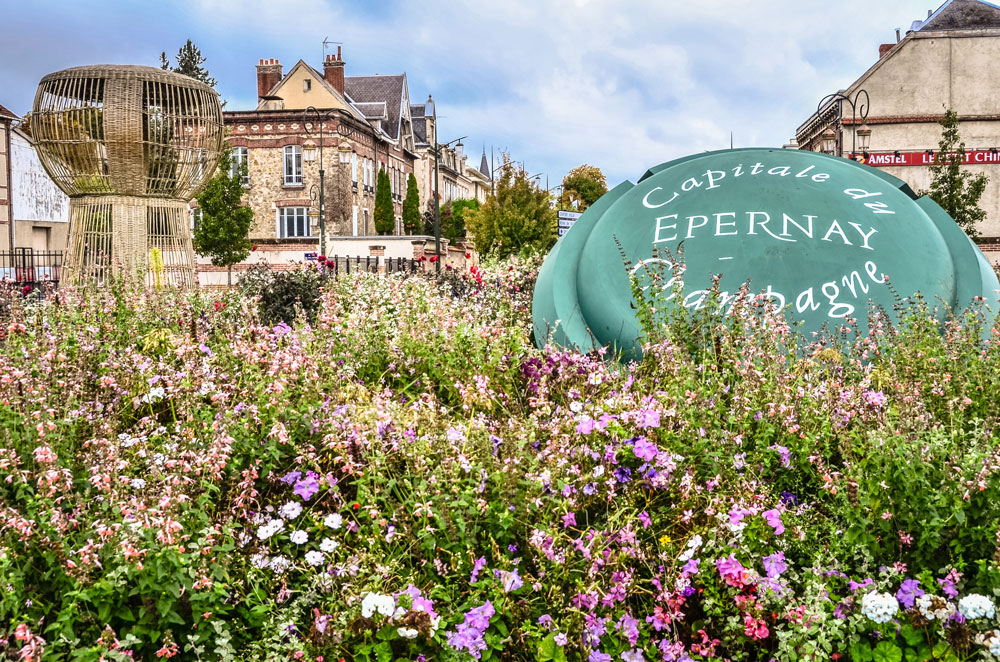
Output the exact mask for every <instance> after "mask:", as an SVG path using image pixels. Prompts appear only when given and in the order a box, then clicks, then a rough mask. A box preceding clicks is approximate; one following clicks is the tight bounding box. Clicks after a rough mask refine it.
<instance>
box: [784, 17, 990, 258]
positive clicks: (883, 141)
mask: <svg viewBox="0 0 1000 662" xmlns="http://www.w3.org/2000/svg"><path fill="white" fill-rule="evenodd" d="M873 54H874V53H873ZM998 61H1000V7H997V6H995V5H993V4H990V3H988V2H983V1H982V0H948V2H945V3H944V4H942V5H941V6H940V7H939V8H938V9H937V10H936V11H931V12H928V16H927V17H926V18H924V19H923V20H917V21H914V22H913V24H912V25H911V26H910V29H909V30H908V31H907V32H906V33H905V35H900V31H898V30H897V32H896V41H895V42H893V43H887V44H882V45H881V46H880V47H879V49H878V58H877V60H876V61H875V62H874V63H873V64H872V66H871V67H870V68H869V69H868V71H866V72H864V73H863V74H862V75H861V76H860V77H859V78H858V79H857V80H855V81H854V82H853V83H851V84H850V85H849V86H847V88H846V89H844V90H841V94H842V95H843V96H845V97H847V98H848V99H850V100H852V101H854V100H855V99H857V102H856V104H855V105H856V110H855V111H853V112H852V108H851V106H850V104H849V103H848V102H845V101H843V100H834V101H831V102H830V103H827V104H826V105H824V106H823V107H822V108H820V109H819V110H818V111H817V112H816V113H813V114H812V115H811V116H810V117H809V118H808V119H807V120H806V121H805V122H803V123H802V125H801V126H799V128H798V129H797V131H796V135H795V139H796V143H797V146H798V147H799V148H800V149H809V150H813V151H826V152H830V153H834V154H837V155H840V156H845V157H853V158H856V159H858V160H860V161H863V162H865V163H867V164H868V165H871V166H874V167H877V168H880V169H883V170H885V171H886V172H888V173H890V174H892V175H894V176H896V177H898V178H900V179H902V180H904V181H905V182H907V183H908V184H909V185H910V187H911V188H913V189H914V190H921V189H926V188H927V187H928V186H929V185H930V183H931V173H930V171H929V169H928V165H929V164H930V163H932V162H933V159H934V152H935V151H936V150H937V148H938V141H939V140H940V138H941V127H940V125H939V124H938V122H939V121H940V120H941V119H942V118H943V116H944V113H945V111H946V110H947V109H952V110H954V111H955V112H956V113H958V116H959V120H960V122H961V124H960V126H959V131H960V133H961V136H962V139H963V141H964V142H965V145H966V149H967V151H968V154H967V163H968V167H969V169H970V170H971V171H976V172H985V173H986V174H987V175H988V176H989V178H990V183H989V185H988V187H987V190H986V193H985V195H984V196H983V199H982V201H981V203H980V204H981V206H982V207H983V209H985V210H986V212H987V217H986V220H985V221H984V222H983V223H982V224H981V225H980V226H979V228H978V230H979V232H980V234H981V235H982V237H981V239H980V242H981V244H980V245H981V248H983V250H984V252H986V254H987V257H988V258H990V260H991V261H993V262H996V261H997V260H998V259H1000V149H998V148H1000V96H998V95H997V92H996V90H997V89H1000V67H997V66H996V63H997V62H998ZM864 93H867V95H868V99H870V103H868V104H864V101H865V95H864ZM859 94H860V97H859ZM862 105H867V106H868V108H867V110H868V116H867V118H865V119H862V118H861V117H857V119H854V118H853V117H852V115H860V114H862ZM868 131H870V132H871V133H870V138H869V139H868V140H869V141H870V142H869V145H868V146H867V149H862V145H861V143H862V142H863V141H862V140H860V139H859V136H863V135H864V134H865V133H867V132H868ZM852 143H856V145H857V148H856V153H854V154H852V153H851V150H852Z"/></svg>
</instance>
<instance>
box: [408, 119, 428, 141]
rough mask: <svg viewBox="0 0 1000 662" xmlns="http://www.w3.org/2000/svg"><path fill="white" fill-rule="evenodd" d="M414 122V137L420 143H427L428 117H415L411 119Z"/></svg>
mask: <svg viewBox="0 0 1000 662" xmlns="http://www.w3.org/2000/svg"><path fill="white" fill-rule="evenodd" d="M410 121H411V122H412V123H413V138H414V140H416V141H417V144H418V145H426V144H428V143H427V118H426V117H413V118H411V119H410Z"/></svg>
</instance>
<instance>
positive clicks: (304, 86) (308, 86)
mask: <svg viewBox="0 0 1000 662" xmlns="http://www.w3.org/2000/svg"><path fill="white" fill-rule="evenodd" d="M312 84H313V82H312V79H311V78H306V79H305V80H304V81H302V91H303V92H308V91H309V90H311V89H312Z"/></svg>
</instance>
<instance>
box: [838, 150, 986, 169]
mask: <svg viewBox="0 0 1000 662" xmlns="http://www.w3.org/2000/svg"><path fill="white" fill-rule="evenodd" d="M935 155H936V153H935V152H934V151H931V150H928V151H925V152H869V153H868V154H851V158H852V159H854V160H855V161H857V162H858V163H864V164H865V165H870V166H875V167H876V168H885V167H887V166H930V165H934V159H935ZM963 162H964V163H965V164H967V165H975V164H977V163H982V164H989V163H1000V150H997V149H973V150H970V151H967V152H966V153H965V158H964V161H963Z"/></svg>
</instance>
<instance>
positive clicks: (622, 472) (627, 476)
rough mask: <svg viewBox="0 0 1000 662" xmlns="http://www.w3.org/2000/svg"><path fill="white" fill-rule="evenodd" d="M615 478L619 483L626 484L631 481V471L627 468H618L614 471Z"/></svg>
mask: <svg viewBox="0 0 1000 662" xmlns="http://www.w3.org/2000/svg"><path fill="white" fill-rule="evenodd" d="M615 478H617V479H618V482H619V483H627V482H629V481H630V480H632V470H631V469H629V468H628V467H618V468H617V469H615Z"/></svg>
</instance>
